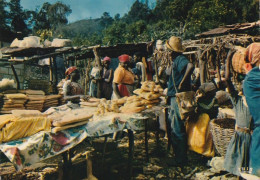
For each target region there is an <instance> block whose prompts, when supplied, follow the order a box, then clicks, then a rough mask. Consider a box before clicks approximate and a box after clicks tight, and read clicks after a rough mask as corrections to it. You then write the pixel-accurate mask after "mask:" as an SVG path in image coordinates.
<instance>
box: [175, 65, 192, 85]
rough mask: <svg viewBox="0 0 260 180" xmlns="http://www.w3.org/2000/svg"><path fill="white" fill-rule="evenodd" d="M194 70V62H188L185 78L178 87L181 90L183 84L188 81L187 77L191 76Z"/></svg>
mask: <svg viewBox="0 0 260 180" xmlns="http://www.w3.org/2000/svg"><path fill="white" fill-rule="evenodd" d="M193 70H194V65H193V64H192V63H188V64H187V67H186V71H185V74H184V76H183V78H182V80H181V82H180V85H179V87H178V89H179V90H181V89H182V86H183V84H184V82H185V81H187V78H188V77H189V76H191V73H192V72H193Z"/></svg>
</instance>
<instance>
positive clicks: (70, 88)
mask: <svg viewBox="0 0 260 180" xmlns="http://www.w3.org/2000/svg"><path fill="white" fill-rule="evenodd" d="M63 93H64V95H65V96H74V95H83V94H84V91H83V88H82V86H81V85H80V84H79V83H76V82H71V80H67V81H66V82H65V83H64V85H63Z"/></svg>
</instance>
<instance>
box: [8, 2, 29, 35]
mask: <svg viewBox="0 0 260 180" xmlns="http://www.w3.org/2000/svg"><path fill="white" fill-rule="evenodd" d="M9 8H10V13H9V22H10V23H11V29H12V30H13V31H16V32H18V31H19V32H22V33H23V34H28V32H29V30H28V28H27V25H26V24H25V20H26V15H25V12H24V11H23V9H22V6H21V4H20V0H10V2H9Z"/></svg>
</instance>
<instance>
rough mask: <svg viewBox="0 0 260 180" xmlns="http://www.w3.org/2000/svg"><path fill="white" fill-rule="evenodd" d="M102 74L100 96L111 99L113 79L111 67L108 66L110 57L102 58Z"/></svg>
mask: <svg viewBox="0 0 260 180" xmlns="http://www.w3.org/2000/svg"><path fill="white" fill-rule="evenodd" d="M102 62H103V67H104V68H103V75H102V82H101V97H102V98H106V99H108V100H109V99H111V96H112V92H113V89H112V80H113V69H112V68H109V65H110V62H111V59H110V57H108V56H106V57H105V58H104V59H103V61H102Z"/></svg>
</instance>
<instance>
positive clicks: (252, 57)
mask: <svg viewBox="0 0 260 180" xmlns="http://www.w3.org/2000/svg"><path fill="white" fill-rule="evenodd" d="M247 49H248V53H247V58H248V61H249V62H250V65H251V66H252V69H251V68H250V69H248V70H249V72H248V73H247V75H246V78H245V80H244V83H243V90H244V94H245V97H246V102H247V104H248V108H249V111H250V113H251V115H252V131H253V133H252V137H251V145H250V157H249V158H250V160H249V161H250V163H249V173H251V174H253V175H256V176H258V177H260V161H259V154H260V141H259V139H260V111H259V107H260V43H252V44H251V45H249V46H248V48H247ZM256 179H257V178H256Z"/></svg>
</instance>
